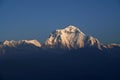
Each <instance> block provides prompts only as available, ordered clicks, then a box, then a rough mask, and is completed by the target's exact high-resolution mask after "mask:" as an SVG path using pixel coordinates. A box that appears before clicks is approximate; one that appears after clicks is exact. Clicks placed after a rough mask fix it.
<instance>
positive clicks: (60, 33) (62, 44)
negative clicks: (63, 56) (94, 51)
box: [45, 25, 100, 49]
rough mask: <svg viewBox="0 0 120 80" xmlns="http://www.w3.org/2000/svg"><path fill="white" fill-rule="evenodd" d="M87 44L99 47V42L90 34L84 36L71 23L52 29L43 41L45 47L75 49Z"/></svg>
mask: <svg viewBox="0 0 120 80" xmlns="http://www.w3.org/2000/svg"><path fill="white" fill-rule="evenodd" d="M88 46H93V47H94V46H96V47H98V48H100V42H99V41H98V40H97V39H95V38H93V37H92V36H86V35H85V34H84V33H83V32H82V31H80V29H79V28H77V27H75V26H72V25H70V26H67V27H65V28H64V29H58V30H56V31H54V32H53V33H51V35H50V37H49V38H48V39H47V40H46V41H45V47H47V48H62V49H66V48H67V49H77V48H83V47H88Z"/></svg>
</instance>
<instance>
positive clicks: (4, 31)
mask: <svg viewBox="0 0 120 80" xmlns="http://www.w3.org/2000/svg"><path fill="white" fill-rule="evenodd" d="M67 25H74V26H77V27H78V28H80V29H81V31H83V32H84V33H85V34H86V35H92V36H93V37H96V38H98V39H99V40H100V41H101V42H102V43H113V42H114V43H119V42H120V0H0V41H3V40H6V39H7V40H21V39H37V40H39V41H41V42H43V41H44V40H45V39H46V38H47V37H48V36H49V34H50V32H52V31H54V30H56V29H59V28H64V27H65V26H67Z"/></svg>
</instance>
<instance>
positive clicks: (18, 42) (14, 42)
mask: <svg viewBox="0 0 120 80" xmlns="http://www.w3.org/2000/svg"><path fill="white" fill-rule="evenodd" d="M24 43H26V44H32V45H34V46H37V47H41V44H40V43H39V42H38V41H37V40H19V41H14V40H11V41H8V40H5V41H4V42H3V45H5V46H9V47H16V46H19V45H21V44H24Z"/></svg>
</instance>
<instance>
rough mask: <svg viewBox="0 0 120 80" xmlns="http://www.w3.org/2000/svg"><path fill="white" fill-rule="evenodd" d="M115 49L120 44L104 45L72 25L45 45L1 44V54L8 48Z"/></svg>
mask: <svg viewBox="0 0 120 80" xmlns="http://www.w3.org/2000/svg"><path fill="white" fill-rule="evenodd" d="M115 47H120V44H108V45H103V44H101V42H100V41H99V40H98V39H97V38H94V37H93V36H87V35H86V34H84V33H83V32H82V31H81V30H80V29H79V28H77V27H75V26H72V25H70V26H67V27H65V28H63V29H57V30H55V31H54V32H52V33H51V34H50V36H49V37H48V38H47V39H46V41H45V42H44V43H43V44H41V43H40V42H39V41H37V40H35V39H34V40H19V41H15V40H11V41H8V40H5V41H3V42H0V53H4V52H5V51H6V49H8V48H10V49H11V48H12V49H13V48H14V49H17V50H18V49H19V50H31V51H32V50H33V51H34V50H36V49H37V50H38V49H44V50H48V49H49V50H50V49H51V50H52V49H53V50H55V49H56V50H58V49H61V50H72V49H81V48H96V49H99V50H102V51H103V50H106V49H112V48H115Z"/></svg>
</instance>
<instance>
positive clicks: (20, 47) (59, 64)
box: [0, 26, 120, 80]
mask: <svg viewBox="0 0 120 80" xmlns="http://www.w3.org/2000/svg"><path fill="white" fill-rule="evenodd" d="M0 54H1V55H0V80H120V77H119V74H120V45H119V44H109V45H101V43H100V41H99V40H98V39H96V38H94V37H92V36H87V35H85V34H84V33H83V32H81V31H80V29H78V28H76V27H74V26H68V27H66V28H65V29H60V30H56V31H54V32H53V33H51V35H50V37H49V38H48V39H47V40H46V41H45V43H44V44H43V45H41V44H40V42H38V41H37V40H20V41H14V40H12V41H7V40H6V41H4V42H0Z"/></svg>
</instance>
